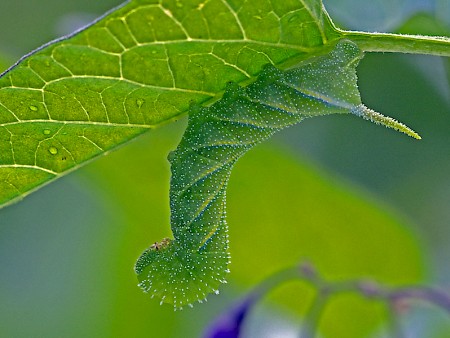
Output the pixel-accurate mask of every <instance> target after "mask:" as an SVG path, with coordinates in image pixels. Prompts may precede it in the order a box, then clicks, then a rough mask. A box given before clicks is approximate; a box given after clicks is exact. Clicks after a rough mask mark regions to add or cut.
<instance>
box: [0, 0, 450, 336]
mask: <svg viewBox="0 0 450 338" xmlns="http://www.w3.org/2000/svg"><path fill="white" fill-rule="evenodd" d="M333 3H334V7H337V6H340V4H339V1H338V0H335V1H331V0H330V1H326V3H325V4H326V5H330V6H328V7H331V6H333ZM118 4H119V3H118V2H117V1H102V2H101V3H100V2H99V3H92V2H88V1H77V2H72V1H70V2H58V1H54V0H46V1H41V2H39V4H37V3H34V2H33V1H31V0H27V1H21V2H18V3H16V2H12V1H4V2H2V3H1V4H0V14H2V13H3V14H2V15H1V20H0V22H1V25H2V35H1V36H0V50H3V51H4V52H5V55H8V56H10V57H12V58H13V59H14V58H17V57H19V56H20V54H23V53H25V52H28V51H29V50H30V49H32V48H34V47H37V46H38V45H39V44H40V43H43V42H46V41H48V40H49V39H51V38H54V37H56V36H58V35H60V33H66V32H62V31H61V30H60V28H56V27H62V26H64V25H69V23H68V22H67V20H68V19H67V18H78V19H76V20H75V21H76V22H78V20H79V18H81V21H80V22H79V23H80V24H82V23H83V22H82V21H83V20H85V19H83V18H90V17H91V16H92V17H94V16H97V15H98V14H101V13H102V11H104V10H106V9H109V8H111V7H113V6H115V5H118ZM392 4H394V2H392ZM50 8H51V9H52V11H49V9H50ZM68 13H69V14H68ZM74 13H75V14H74ZM80 13H82V14H80ZM389 13H390V12H389V11H387V14H386V17H387V16H388V15H389ZM366 15H368V14H366ZM43 18H45V20H44V19H43ZM61 18H66V19H61ZM360 18H361V21H364V16H362V17H360ZM432 18H433V17H432ZM21 20H23V21H21ZM61 20H62V21H61ZM68 21H70V20H68ZM341 22H344V20H342V19H341ZM70 25H72V26H73V23H71V24H70ZM75 25H76V24H75ZM426 26H428V24H427V25H426ZM445 27H446V26H445ZM356 28H358V29H362V28H364V26H359V27H356ZM52 29H53V31H52ZM6 32H8V33H6ZM418 59H421V58H417V57H410V56H405V57H403V56H397V55H395V56H394V55H368V56H366V59H365V60H364V61H363V62H362V64H361V66H360V67H359V77H360V86H361V92H362V94H363V96H365V97H364V100H365V101H366V102H367V103H368V104H369V105H370V106H373V107H374V108H377V109H378V110H379V111H381V112H386V113H392V115H395V114H397V115H395V116H396V117H397V118H398V119H401V120H403V121H405V122H407V123H408V124H410V125H411V126H413V127H415V128H416V129H418V130H419V131H420V132H421V134H423V136H424V140H422V141H421V142H420V143H418V142H414V141H412V140H409V139H407V138H406V137H404V136H402V135H397V134H396V133H393V132H391V131H387V130H384V129H382V128H377V127H375V126H372V125H371V124H368V123H367V122H364V121H360V120H359V119H356V118H352V117H340V118H339V119H337V118H336V119H334V118H333V117H325V118H321V119H315V120H312V121H306V122H304V123H303V125H301V126H297V127H294V128H292V129H290V130H289V131H286V132H284V134H282V135H280V136H279V137H277V139H276V140H275V141H274V142H271V143H268V144H264V145H262V146H259V147H258V148H257V149H255V150H253V151H251V152H250V153H249V154H248V155H246V156H245V157H244V158H243V159H242V160H240V162H238V164H237V166H236V170H235V171H234V172H233V174H232V177H231V181H230V187H229V192H228V207H229V209H228V215H229V220H228V223H229V226H230V237H231V238H230V243H231V253H232V264H231V267H230V268H231V271H232V273H231V274H230V280H229V284H227V285H225V287H223V288H222V290H221V295H220V296H213V297H211V298H210V300H209V302H208V303H206V304H197V305H196V306H195V307H194V309H190V310H186V311H182V312H173V309H172V307H171V306H167V307H166V306H159V304H158V302H157V301H154V300H151V299H149V298H148V297H147V296H145V295H144V294H143V293H142V292H141V291H140V290H139V289H138V288H137V286H136V283H137V282H136V278H135V274H134V271H133V269H132V267H133V264H134V262H135V260H136V258H137V257H138V256H139V254H140V253H141V252H142V250H143V249H145V248H146V247H148V246H149V245H150V244H151V243H152V242H154V241H156V240H159V239H160V238H162V237H165V236H168V235H169V234H170V232H169V231H170V229H169V208H168V207H169V200H168V196H169V194H168V187H169V167H168V162H167V160H166V156H167V153H168V152H169V151H170V150H173V149H174V148H175V146H176V144H177V142H178V140H179V139H180V137H181V134H182V131H183V128H184V124H183V123H178V124H172V125H169V126H166V127H164V128H162V129H158V130H155V131H151V132H150V133H148V134H147V135H145V136H143V137H141V138H139V139H138V140H136V141H135V142H132V143H131V144H130V145H128V146H126V147H124V148H122V149H120V150H119V151H117V152H115V153H113V154H111V155H110V156H107V157H105V158H102V159H101V160H99V161H96V162H95V163H92V164H90V165H88V166H87V167H86V168H84V169H82V170H80V171H79V172H77V173H75V174H71V175H69V176H68V177H65V178H63V179H61V180H59V181H57V182H56V183H54V184H52V185H50V186H48V187H46V188H45V189H42V190H40V191H39V192H37V193H35V194H33V195H32V196H30V197H28V198H27V199H26V200H24V201H23V202H21V203H19V204H16V205H13V206H11V207H8V208H6V209H2V210H0V267H1V271H2V273H1V274H0V299H2V302H0V318H1V320H0V327H1V330H2V335H4V336H7V337H30V336H45V337H61V336H64V337H80V336H85V337H125V336H126V337H135V336H151V337H153V336H158V337H197V336H199V334H200V332H201V331H202V330H203V328H204V327H205V326H206V324H207V323H208V322H209V321H210V320H211V319H212V318H213V317H214V316H215V315H216V314H217V313H219V312H221V310H223V309H224V308H225V307H226V306H228V304H230V303H231V302H232V300H233V299H235V298H236V297H238V296H239V295H242V294H243V293H244V292H245V291H246V290H248V288H250V287H251V286H253V285H254V284H255V283H257V282H259V281H261V280H262V279H263V278H265V277H267V276H268V275H270V274H271V273H273V272H275V271H277V270H278V269H280V268H283V267H286V266H289V265H293V264H296V263H298V262H299V261H300V260H302V259H308V260H310V261H312V262H313V263H314V264H315V265H316V266H317V267H318V268H319V269H320V270H321V271H323V272H324V274H325V275H326V276H327V278H331V279H343V278H349V277H370V278H374V279H377V280H380V281H382V282H386V283H388V284H402V283H414V282H419V281H423V280H424V278H427V275H428V274H430V273H431V275H433V276H434V277H435V279H434V280H431V282H433V283H437V282H438V281H439V280H441V281H446V282H447V283H448V281H449V279H450V271H449V267H448V264H447V262H448V260H449V256H450V252H449V251H448V249H447V247H448V243H449V241H450V239H449V238H450V230H449V227H448V224H449V222H448V221H449V220H450V211H449V210H447V209H448V208H447V206H448V202H449V201H450V188H449V187H450V184H449V183H450V182H449V180H450V177H449V176H448V172H449V169H450V167H449V166H450V156H449V151H448V149H449V144H450V142H449V141H450V140H449V138H450V136H449V135H450V134H449V132H448V126H449V125H450V124H449V122H450V121H449V120H448V119H449V118H450V116H449V112H450V109H449V103H448V101H447V100H446V99H445V95H444V94H443V93H448V87H447V89H445V87H442V86H445V84H443V83H440V84H438V85H437V84H436V83H435V82H432V80H430V79H429V78H427V77H426V75H424V74H426V73H427V72H426V71H425V72H424V71H423V70H420V69H417V62H420V61H417V60H418ZM423 59H424V60H426V62H425V63H427V64H428V63H429V64H430V65H429V66H428V67H432V68H436V67H438V68H439V69H441V70H440V71H439V72H441V74H445V73H442V72H443V70H444V67H443V62H442V60H440V59H439V58H432V57H426V58H423ZM10 63H11V62H10ZM439 64H440V66H436V65H439ZM444 78H445V77H444ZM447 85H448V83H447ZM304 154H307V155H308V156H309V157H311V158H313V159H314V161H315V162H316V164H311V161H310V160H307V159H306V158H305V155H304ZM320 166H322V167H325V168H327V172H328V173H324V171H323V170H321V169H319V167H320ZM330 173H338V175H340V176H341V177H340V178H339V177H338V176H335V175H334V174H333V176H332V175H331V174H330ZM342 177H344V179H342ZM351 181H353V182H356V183H357V184H358V185H360V186H361V187H362V188H355V185H354V183H350V182H351ZM367 191H369V192H367ZM375 195H376V196H377V197H374V196H375ZM379 200H383V201H384V202H383V203H380V202H379ZM388 205H389V206H388ZM394 209H398V210H400V214H401V216H398V213H397V216H395V214H396V212H395V211H394ZM411 220H414V222H411ZM412 223H414V225H412ZM415 233H419V234H420V239H419V238H418V236H416V235H415ZM424 243H425V244H427V245H426V246H425V247H424V245H423V244H424ZM429 252H430V253H431V257H428V256H429V254H428V253H429ZM428 266H430V268H428ZM425 280H426V279H425ZM428 282H430V281H429V280H428ZM312 297H313V293H312V290H311V289H309V288H307V287H305V286H304V285H303V284H300V283H291V284H289V285H286V286H285V287H282V288H280V289H278V290H276V291H275V292H273V293H272V294H271V295H270V297H269V298H268V300H267V301H266V302H265V304H266V305H265V306H264V305H263V306H262V307H261V309H264V310H262V311H263V313H264V315H265V316H269V318H275V319H273V322H276V318H282V319H283V318H284V319H288V320H291V319H295V320H297V321H298V322H297V323H295V322H294V323H292V324H289V325H293V326H294V328H295V326H297V325H299V324H300V322H301V320H300V317H299V316H298V315H300V314H302V313H304V311H305V309H306V308H307V306H308V305H309V303H310V301H311V299H312ZM414 316H417V317H414V319H415V318H420V319H421V320H423V319H424V318H425V317H424V316H423V313H422V312H418V313H417V314H414ZM384 317H385V312H384V309H383V308H382V306H381V305H380V304H373V303H370V302H367V301H364V300H362V299H360V298H357V297H343V298H340V299H336V301H335V302H333V304H332V305H331V306H330V308H329V309H328V310H327V311H326V313H325V316H324V319H323V320H324V322H323V323H324V324H323V326H322V332H323V334H324V336H325V337H364V336H370V335H371V334H372V333H373V332H375V331H377V330H382V319H383V318H384ZM433 318H434V319H433V320H435V321H436V327H439V325H440V326H441V327H443V328H442V330H443V331H442V332H445V331H444V330H445V329H446V328H447V329H449V330H450V328H449V326H445V325H446V323H445V317H443V316H439V315H436V316H434V317H433ZM266 319H267V317H261V316H260V317H258V316H257V315H255V317H254V318H253V317H252V318H251V320H250V324H249V325H250V327H249V328H248V330H247V333H248V334H249V335H251V336H253V337H261V334H262V332H261V331H258V328H257V326H259V327H260V330H261V328H265V329H266V332H269V330H268V328H267V326H264V325H263V324H264V322H265V321H266ZM251 322H253V323H257V324H253V326H252V323H251ZM268 322H269V323H270V322H271V321H268ZM273 322H272V323H273ZM417 322H421V321H417V320H416V321H415V323H412V324H415V325H417ZM293 332H295V329H294V330H293ZM416 332H421V333H422V332H425V333H426V334H424V335H425V336H430V337H431V336H432V335H431V332H432V331H430V329H429V327H425V328H423V331H419V330H416ZM418 337H419V336H418Z"/></svg>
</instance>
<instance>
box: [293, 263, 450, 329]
mask: <svg viewBox="0 0 450 338" xmlns="http://www.w3.org/2000/svg"><path fill="white" fill-rule="evenodd" d="M300 275H301V277H300V278H301V279H302V280H304V281H307V282H309V283H310V284H312V285H313V286H314V287H315V288H316V289H317V292H318V294H317V296H316V300H315V301H314V302H313V304H312V305H311V307H310V309H309V310H308V312H307V314H306V316H305V324H304V325H303V327H302V331H301V333H300V337H301V338H313V337H315V335H316V334H317V331H318V327H319V321H320V317H321V315H322V313H323V310H324V308H325V306H326V305H327V302H328V300H329V299H330V298H331V297H332V296H333V295H336V294H340V293H357V294H361V295H363V296H365V297H366V298H370V299H377V300H381V301H383V302H384V303H385V304H386V306H387V308H388V309H389V312H390V326H391V330H392V333H393V335H394V337H397V338H403V337H404V336H403V333H402V330H401V327H400V324H399V316H400V315H401V312H402V311H400V307H399V306H398V305H399V304H401V303H404V302H409V301H417V300H420V301H424V302H426V303H429V304H432V305H435V306H438V307H440V308H441V309H443V310H444V311H446V312H447V313H448V314H449V315H450V294H448V293H447V292H444V291H442V290H439V289H437V288H432V287H429V286H406V287H396V288H388V287H386V286H383V285H381V284H378V283H376V282H374V281H371V280H362V279H354V280H347V281H343V282H329V281H326V280H325V279H323V278H322V276H320V275H319V274H318V273H317V271H316V270H315V268H314V267H313V266H312V265H311V264H309V263H302V264H301V265H300Z"/></svg>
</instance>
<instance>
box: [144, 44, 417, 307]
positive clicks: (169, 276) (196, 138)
mask: <svg viewBox="0 0 450 338" xmlns="http://www.w3.org/2000/svg"><path fill="white" fill-rule="evenodd" d="M362 57H363V54H362V53H361V51H360V50H359V49H358V48H357V47H356V45H354V44H353V43H351V42H348V41H343V42H340V43H338V44H337V45H336V47H335V49H334V50H333V51H331V53H330V54H328V55H325V56H322V57H319V58H316V59H315V60H313V61H312V62H310V63H307V64H304V65H301V66H299V67H296V68H293V69H289V70H286V71H281V70H278V69H277V68H275V67H274V66H272V65H267V66H266V67H265V68H264V69H263V71H262V72H261V74H260V76H259V78H258V79H257V80H256V81H255V82H254V83H252V84H250V85H248V86H247V87H245V88H243V87H240V86H239V85H237V84H235V83H230V84H229V85H228V87H227V89H226V91H225V94H224V95H223V98H222V99H221V100H219V101H217V102H215V103H214V104H213V105H211V106H210V107H207V108H204V107H193V108H192V109H191V112H190V114H189V122H188V127H187V129H186V131H185V134H184V136H183V138H182V140H181V142H180V144H179V145H178V147H177V149H176V150H175V151H174V152H172V153H171V154H170V155H169V161H170V164H171V172H172V178H171V182H170V208H171V228H172V232H173V236H174V239H173V240H171V239H164V240H163V241H162V242H160V243H155V244H154V245H152V246H151V247H150V248H149V249H147V250H146V251H145V252H144V253H143V254H142V255H141V257H140V258H139V259H138V261H137V263H136V267H135V270H136V273H137V274H138V279H139V281H140V283H139V286H140V287H141V288H142V289H143V290H144V291H145V292H148V293H149V294H151V295H152V297H153V296H157V297H159V298H160V299H161V303H163V302H166V303H172V304H173V305H174V307H175V309H177V308H181V307H182V306H184V305H186V304H188V305H190V306H192V302H194V301H200V302H201V301H202V300H203V299H205V298H206V296H207V295H208V294H209V293H212V292H215V293H218V287H219V285H220V284H221V283H224V282H225V279H226V274H227V272H229V271H228V268H227V266H228V263H229V261H230V254H229V250H228V235H227V224H226V211H225V203H226V202H225V196H226V187H227V183H228V179H229V177H230V173H231V169H232V168H233V165H234V164H235V162H236V161H237V160H238V159H239V158H240V157H241V156H242V155H244V154H245V153H246V152H247V151H248V150H250V149H251V148H252V147H253V146H255V145H257V144H258V143H260V142H262V141H263V140H266V139H267V138H269V137H270V136H271V135H273V134H274V133H275V132H277V131H279V130H281V129H283V128H285V127H288V126H291V125H293V124H296V123H298V122H300V121H302V120H303V119H305V118H307V117H313V116H320V115H327V114H348V113H352V114H355V115H358V116H362V117H364V118H366V119H369V120H371V121H373V122H376V123H381V124H384V125H386V126H388V127H391V128H394V129H397V130H400V131H402V132H405V133H406V134H408V135H410V136H413V137H415V138H420V137H419V136H418V135H417V134H416V133H415V132H413V131H412V130H411V129H409V128H408V127H406V126H404V125H403V124H401V123H399V122H397V121H395V120H393V119H391V118H389V117H385V116H383V115H381V114H378V113H376V112H374V111H372V110H370V109H368V108H366V107H365V106H364V105H363V104H362V103H361V99H360V95H359V92H358V88H357V85H356V83H357V77H356V66H357V64H358V62H359V61H360V60H361V58H362Z"/></svg>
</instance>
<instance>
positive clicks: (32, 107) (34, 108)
mask: <svg viewBox="0 0 450 338" xmlns="http://www.w3.org/2000/svg"><path fill="white" fill-rule="evenodd" d="M30 110H32V111H37V110H38V107H36V106H30Z"/></svg>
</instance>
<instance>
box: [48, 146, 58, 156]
mask: <svg viewBox="0 0 450 338" xmlns="http://www.w3.org/2000/svg"><path fill="white" fill-rule="evenodd" d="M48 151H49V153H50V154H52V155H56V154H57V153H58V149H57V148H56V147H50V148H48Z"/></svg>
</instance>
